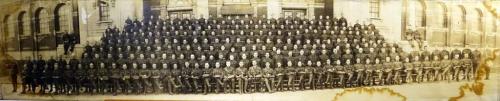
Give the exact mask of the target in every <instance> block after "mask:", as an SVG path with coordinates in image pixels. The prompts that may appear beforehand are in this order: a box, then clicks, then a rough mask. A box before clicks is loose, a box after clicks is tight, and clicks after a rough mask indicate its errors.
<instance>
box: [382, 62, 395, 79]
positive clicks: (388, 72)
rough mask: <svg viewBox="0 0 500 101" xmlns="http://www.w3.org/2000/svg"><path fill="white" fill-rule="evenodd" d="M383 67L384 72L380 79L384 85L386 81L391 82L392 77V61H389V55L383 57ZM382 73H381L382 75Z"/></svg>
mask: <svg viewBox="0 0 500 101" xmlns="http://www.w3.org/2000/svg"><path fill="white" fill-rule="evenodd" d="M383 65H384V68H383V72H384V74H385V77H382V78H383V80H382V85H385V84H386V83H387V84H391V81H392V80H391V79H392V70H393V68H394V67H393V66H394V64H393V62H391V57H389V56H387V57H385V62H384V64H383ZM384 74H382V76H384Z"/></svg>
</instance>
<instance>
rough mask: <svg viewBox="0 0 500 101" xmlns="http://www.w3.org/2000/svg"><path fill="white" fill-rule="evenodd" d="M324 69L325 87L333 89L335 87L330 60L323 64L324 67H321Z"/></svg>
mask: <svg viewBox="0 0 500 101" xmlns="http://www.w3.org/2000/svg"><path fill="white" fill-rule="evenodd" d="M323 68H325V69H326V71H325V72H326V79H325V83H326V86H327V87H329V88H334V86H335V80H334V78H335V66H333V65H332V62H331V60H330V59H327V60H326V62H325V66H324V67H323Z"/></svg>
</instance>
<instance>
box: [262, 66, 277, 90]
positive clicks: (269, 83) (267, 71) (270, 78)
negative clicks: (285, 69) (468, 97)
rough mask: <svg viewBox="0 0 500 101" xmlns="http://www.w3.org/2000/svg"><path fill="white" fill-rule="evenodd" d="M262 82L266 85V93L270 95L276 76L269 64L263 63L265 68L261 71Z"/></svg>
mask: <svg viewBox="0 0 500 101" xmlns="http://www.w3.org/2000/svg"><path fill="white" fill-rule="evenodd" d="M263 74H264V75H263V79H264V80H263V81H264V84H265V85H266V88H267V91H268V92H270V93H272V92H274V77H275V74H276V71H275V70H274V69H273V68H271V63H270V62H266V63H265V68H264V69H263Z"/></svg>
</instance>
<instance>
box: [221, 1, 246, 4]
mask: <svg viewBox="0 0 500 101" xmlns="http://www.w3.org/2000/svg"><path fill="white" fill-rule="evenodd" d="M224 3H231V4H249V3H250V0H224Z"/></svg>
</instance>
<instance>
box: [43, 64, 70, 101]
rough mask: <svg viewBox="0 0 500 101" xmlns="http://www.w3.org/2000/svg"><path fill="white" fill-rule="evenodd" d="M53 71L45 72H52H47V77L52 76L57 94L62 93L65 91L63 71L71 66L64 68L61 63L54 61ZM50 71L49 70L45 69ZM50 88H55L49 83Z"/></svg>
mask: <svg viewBox="0 0 500 101" xmlns="http://www.w3.org/2000/svg"><path fill="white" fill-rule="evenodd" d="M53 67H54V68H53V70H52V72H45V73H50V74H45V76H47V77H46V78H51V82H52V83H53V85H54V86H55V94H62V93H63V88H64V87H63V80H62V77H61V76H62V75H63V71H66V70H65V69H69V68H62V67H60V66H59V63H54V66H53ZM45 71H48V70H45ZM47 86H48V87H49V88H51V89H53V88H52V86H51V85H47ZM49 93H51V92H49Z"/></svg>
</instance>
